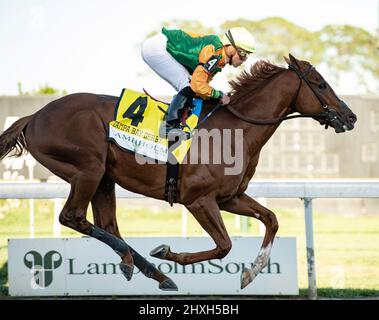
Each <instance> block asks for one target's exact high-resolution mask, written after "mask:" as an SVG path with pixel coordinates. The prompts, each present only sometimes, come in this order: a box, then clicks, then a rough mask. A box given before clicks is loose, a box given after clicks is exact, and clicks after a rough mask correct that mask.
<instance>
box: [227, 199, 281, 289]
mask: <svg viewBox="0 0 379 320" xmlns="http://www.w3.org/2000/svg"><path fill="white" fill-rule="evenodd" d="M220 208H221V209H223V210H226V211H229V212H232V213H236V214H239V215H243V216H248V217H253V218H256V219H258V220H260V221H262V222H263V223H264V225H265V227H266V233H265V236H264V239H263V243H262V247H261V249H260V251H259V253H258V257H257V258H256V259H255V261H254V263H253V266H252V267H251V268H250V269H248V268H245V269H244V270H243V272H242V275H241V289H243V288H245V287H246V286H247V285H248V284H249V283H250V282H252V281H253V280H254V279H255V277H256V276H257V275H258V274H259V272H260V271H261V270H262V269H263V268H264V267H265V266H267V264H268V260H269V257H270V252H271V247H272V243H273V241H274V237H275V234H276V232H277V231H278V228H279V225H278V220H277V219H276V216H275V214H274V213H273V212H272V211H270V210H269V209H267V208H265V207H263V206H262V205H260V204H259V203H258V202H257V201H255V200H254V199H252V198H250V197H249V196H248V195H246V194H242V195H240V196H238V197H235V198H233V199H231V200H229V201H227V202H226V203H223V204H221V205H220Z"/></svg>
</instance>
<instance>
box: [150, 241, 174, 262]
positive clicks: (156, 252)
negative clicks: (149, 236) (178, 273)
mask: <svg viewBox="0 0 379 320" xmlns="http://www.w3.org/2000/svg"><path fill="white" fill-rule="evenodd" d="M169 252H170V247H169V246H168V245H166V244H162V245H160V246H159V247H156V248H155V249H153V250H151V251H150V255H151V256H152V257H155V258H159V259H164V258H165V257H166V255H167V253H169Z"/></svg>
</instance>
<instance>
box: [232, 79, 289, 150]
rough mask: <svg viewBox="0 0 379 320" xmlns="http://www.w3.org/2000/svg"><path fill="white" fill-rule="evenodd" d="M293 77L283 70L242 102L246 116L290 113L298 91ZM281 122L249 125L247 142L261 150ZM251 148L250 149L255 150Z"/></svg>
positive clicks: (269, 118)
mask: <svg viewBox="0 0 379 320" xmlns="http://www.w3.org/2000/svg"><path fill="white" fill-rule="evenodd" d="M290 81H291V83H292V82H293V81H292V78H289V77H288V73H286V72H283V73H282V74H280V75H278V76H277V77H275V78H274V79H272V80H271V81H270V82H269V83H267V84H266V85H265V87H264V88H263V89H262V90H260V91H259V92H257V93H256V94H254V95H253V96H251V98H248V99H247V101H246V102H244V103H240V106H237V107H236V109H237V108H238V107H239V111H240V112H241V113H243V114H244V115H245V116H246V117H248V118H252V119H257V120H273V119H275V118H279V117H282V116H284V115H285V114H286V113H288V111H289V108H290V104H291V101H292V99H293V97H294V94H295V91H296V88H295V86H296V84H295V83H294V85H293V86H292V85H291V83H290ZM278 127H279V124H276V125H249V126H247V127H246V129H245V130H247V132H246V139H247V144H248V145H249V146H251V148H253V149H254V150H260V149H261V148H262V147H263V145H264V144H265V143H266V142H267V141H268V140H269V139H270V138H271V136H272V135H273V134H274V132H275V131H276V129H277V128H278ZM254 150H250V151H254Z"/></svg>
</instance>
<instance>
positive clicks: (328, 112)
mask: <svg viewBox="0 0 379 320" xmlns="http://www.w3.org/2000/svg"><path fill="white" fill-rule="evenodd" d="M313 69H314V67H313V66H309V68H308V69H307V70H306V71H305V72H304V73H302V72H300V70H298V69H297V68H295V67H294V66H293V65H291V64H290V65H289V66H288V70H291V71H293V72H295V73H296V74H297V76H298V77H299V79H300V82H299V86H298V88H297V90H296V93H295V95H294V97H293V98H292V101H291V105H290V110H291V111H290V113H293V112H296V111H297V110H296V101H297V98H298V96H299V93H300V89H301V85H302V83H303V81H304V82H305V83H306V84H307V85H308V87H309V88H310V89H311V90H312V92H313V93H314V95H315V96H316V98H317V99H318V101H319V102H320V104H321V107H322V108H323V109H324V110H325V112H323V113H308V114H298V115H293V116H285V117H280V118H275V119H271V120H258V119H252V118H249V117H246V116H244V115H243V114H241V113H240V112H239V111H237V110H236V109H234V108H233V107H232V106H230V105H228V106H226V107H225V109H226V110H228V111H230V112H231V113H232V114H234V115H235V116H236V117H237V118H239V119H240V120H243V121H245V122H248V123H251V124H258V125H266V124H278V123H280V122H282V121H285V120H290V119H294V118H315V117H316V118H324V119H325V129H327V128H328V125H330V124H334V123H335V122H337V124H338V125H339V124H340V123H342V122H341V120H339V118H338V113H337V111H335V110H334V109H331V108H329V107H328V106H327V104H326V102H325V100H324V99H323V98H322V97H321V96H320V95H319V94H318V93H317V91H316V90H314V89H313V87H312V85H311V83H310V82H309V80H308V79H307V76H308V74H309V73H310V72H311V71H312V70H313Z"/></svg>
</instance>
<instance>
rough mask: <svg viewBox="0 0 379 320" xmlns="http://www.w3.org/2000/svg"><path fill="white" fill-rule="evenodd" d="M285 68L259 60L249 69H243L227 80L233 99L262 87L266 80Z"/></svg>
mask: <svg viewBox="0 0 379 320" xmlns="http://www.w3.org/2000/svg"><path fill="white" fill-rule="evenodd" d="M284 70H286V69H285V68H282V67H279V66H276V65H274V64H272V63H270V62H268V61H264V60H259V61H257V62H256V63H255V64H254V65H253V66H251V68H250V70H249V71H246V70H245V71H243V72H242V73H241V74H239V75H238V76H237V77H236V78H235V79H233V80H231V81H229V85H230V86H231V88H232V92H231V93H232V94H233V100H234V101H235V100H239V98H241V97H244V96H245V95H246V94H247V93H250V94H251V93H252V92H254V91H256V90H258V89H259V88H262V87H263V86H264V85H265V84H266V83H267V82H268V80H270V79H271V78H273V77H274V76H276V75H278V74H280V73H281V72H283V71H284Z"/></svg>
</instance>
